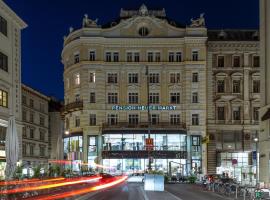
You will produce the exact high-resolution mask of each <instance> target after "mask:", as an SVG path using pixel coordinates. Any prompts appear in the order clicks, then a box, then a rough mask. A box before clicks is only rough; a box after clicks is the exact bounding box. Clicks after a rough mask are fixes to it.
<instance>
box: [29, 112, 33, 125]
mask: <svg viewBox="0 0 270 200" xmlns="http://www.w3.org/2000/svg"><path fill="white" fill-rule="evenodd" d="M29 121H30V122H31V123H33V122H34V113H33V112H30V120H29Z"/></svg>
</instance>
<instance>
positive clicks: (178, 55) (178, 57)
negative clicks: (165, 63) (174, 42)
mask: <svg viewBox="0 0 270 200" xmlns="http://www.w3.org/2000/svg"><path fill="white" fill-rule="evenodd" d="M176 62H182V53H181V52H176Z"/></svg>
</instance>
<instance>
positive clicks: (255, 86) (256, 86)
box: [253, 80, 260, 93]
mask: <svg viewBox="0 0 270 200" xmlns="http://www.w3.org/2000/svg"><path fill="white" fill-rule="evenodd" d="M253 93H260V80H253Z"/></svg>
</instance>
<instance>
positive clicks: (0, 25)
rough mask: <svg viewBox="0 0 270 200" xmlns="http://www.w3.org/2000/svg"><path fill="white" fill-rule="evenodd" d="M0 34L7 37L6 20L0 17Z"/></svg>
mask: <svg viewBox="0 0 270 200" xmlns="http://www.w3.org/2000/svg"><path fill="white" fill-rule="evenodd" d="M0 33H2V34H4V35H5V36H7V20H6V19H4V18H3V17H2V16H0Z"/></svg>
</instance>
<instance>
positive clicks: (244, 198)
mask: <svg viewBox="0 0 270 200" xmlns="http://www.w3.org/2000/svg"><path fill="white" fill-rule="evenodd" d="M244 200H246V188H245V187H244Z"/></svg>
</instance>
